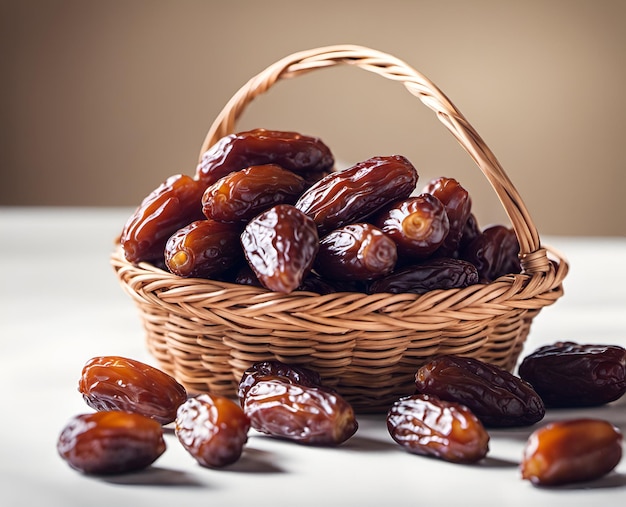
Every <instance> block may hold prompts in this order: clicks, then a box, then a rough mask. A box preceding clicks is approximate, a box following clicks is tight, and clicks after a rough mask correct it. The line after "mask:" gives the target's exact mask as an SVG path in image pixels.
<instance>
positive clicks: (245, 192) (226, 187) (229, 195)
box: [202, 164, 307, 223]
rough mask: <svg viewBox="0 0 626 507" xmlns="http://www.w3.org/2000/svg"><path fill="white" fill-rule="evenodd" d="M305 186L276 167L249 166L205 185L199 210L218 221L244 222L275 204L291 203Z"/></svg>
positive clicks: (284, 170)
mask: <svg viewBox="0 0 626 507" xmlns="http://www.w3.org/2000/svg"><path fill="white" fill-rule="evenodd" d="M306 187H307V184H306V182H305V180H304V179H303V178H301V177H300V176H298V175H297V174H295V173H293V172H291V171H288V170H286V169H283V168H282V167H280V166H277V165H273V164H267V165H257V166H252V167H248V168H246V169H242V170H241V171H235V172H232V173H230V174H228V175H227V176H224V177H223V178H220V179H219V180H218V181H217V182H215V183H214V184H213V185H211V186H209V187H208V188H207V189H206V190H205V192H204V194H203V196H202V211H203V213H204V215H205V216H206V217H207V218H209V219H213V220H217V221H219V222H244V223H245V222H247V221H249V220H251V219H252V218H254V217H255V216H256V215H258V214H259V213H261V212H262V211H265V210H266V209H268V208H271V207H272V206H275V205H276V204H282V203H285V204H294V203H295V202H296V200H297V199H298V197H300V195H301V194H302V192H304V189H305V188H306Z"/></svg>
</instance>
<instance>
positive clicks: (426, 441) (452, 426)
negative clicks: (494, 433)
mask: <svg viewBox="0 0 626 507" xmlns="http://www.w3.org/2000/svg"><path fill="white" fill-rule="evenodd" d="M387 429H388V431H389V434H390V435H391V438H393V439H394V440H395V441H396V442H397V443H398V444H400V445H401V446H402V447H404V448H405V449H406V450H407V451H409V452H411V453H414V454H420V455H424V456H433V457H436V458H439V459H443V460H446V461H450V462H453V463H475V462H476V461H479V460H481V459H482V458H484V457H485V456H486V455H487V452H488V451H489V434H488V433H487V431H486V430H485V428H484V426H483V425H482V423H481V422H480V420H478V418H477V417H476V416H475V415H474V414H473V413H472V412H471V411H470V410H469V409H468V408H467V407H464V406H463V405H461V404H459V403H454V402H449V401H443V400H440V399H439V398H437V397H436V396H428V395H425V394H416V395H413V396H406V397H404V398H400V399H399V400H398V401H396V402H395V403H394V404H393V405H392V407H391V409H390V410H389V412H388V413H387Z"/></svg>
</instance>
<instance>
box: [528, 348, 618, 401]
mask: <svg viewBox="0 0 626 507" xmlns="http://www.w3.org/2000/svg"><path fill="white" fill-rule="evenodd" d="M518 373H519V376H520V377H521V378H523V379H524V380H526V381H527V382H528V383H530V384H531V385H532V386H533V388H534V389H535V391H537V393H538V394H539V396H541V398H542V399H543V402H544V403H545V404H546V405H547V406H549V407H592V406H598V405H604V404H605V403H609V402H611V401H615V400H617V399H618V398H621V397H622V396H623V395H624V393H626V349H624V348H623V347H620V346H617V345H591V344H588V345H581V344H578V343H574V342H569V341H565V342H556V343H554V344H551V345H545V346H543V347H540V348H538V349H537V350H535V351H534V352H533V353H532V354H529V355H528V356H526V357H525V358H524V359H523V360H522V362H521V364H520V366H519V371H518Z"/></svg>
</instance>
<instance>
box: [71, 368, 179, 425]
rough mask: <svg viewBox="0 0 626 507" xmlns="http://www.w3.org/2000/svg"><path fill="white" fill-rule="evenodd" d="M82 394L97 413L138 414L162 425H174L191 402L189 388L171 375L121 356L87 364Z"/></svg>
mask: <svg viewBox="0 0 626 507" xmlns="http://www.w3.org/2000/svg"><path fill="white" fill-rule="evenodd" d="M78 391H79V392H80V393H81V394H82V395H83V398H84V400H85V402H86V403H87V405H89V406H90V407H91V408H93V409H95V410H98V411H105V410H121V411H126V412H135V413H138V414H141V415H143V416H145V417H150V418H152V419H154V420H155V421H157V422H159V423H160V424H168V423H170V422H172V421H173V420H174V419H175V418H176V410H177V409H178V407H179V406H180V405H181V404H182V403H184V402H185V400H186V399H187V392H186V390H185V388H184V387H183V386H182V385H181V384H179V383H178V382H177V381H176V379H174V378H173V377H171V376H170V375H168V374H167V373H165V372H163V371H161V370H159V369H158V368H155V367H153V366H150V365H148V364H145V363H142V362H140V361H137V360H135V359H128V358H126V357H121V356H97V357H93V358H92V359H90V360H89V361H87V363H86V364H85V366H84V367H83V370H82V374H81V377H80V379H79V382H78Z"/></svg>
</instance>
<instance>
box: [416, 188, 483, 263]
mask: <svg viewBox="0 0 626 507" xmlns="http://www.w3.org/2000/svg"><path fill="white" fill-rule="evenodd" d="M423 191H424V192H426V193H429V194H432V195H434V196H435V197H436V198H437V199H439V200H440V201H441V202H442V203H443V205H444V206H445V208H446V213H447V215H448V220H449V226H450V228H449V230H448V234H447V236H446V239H445V240H444V242H443V244H442V245H441V247H440V248H439V251H438V255H439V256H442V257H449V256H452V255H454V253H455V252H456V251H457V250H458V248H459V244H460V242H461V236H462V235H463V230H464V228H465V224H466V222H467V219H468V218H469V216H470V214H471V212H472V200H471V199H470V196H469V192H468V191H467V190H466V189H465V188H463V186H462V185H461V184H460V183H459V182H458V181H457V180H455V179H454V178H447V177H445V176H441V177H439V178H435V179H433V180H431V181H429V182H428V184H427V185H426V186H425V187H424V189H423Z"/></svg>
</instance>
